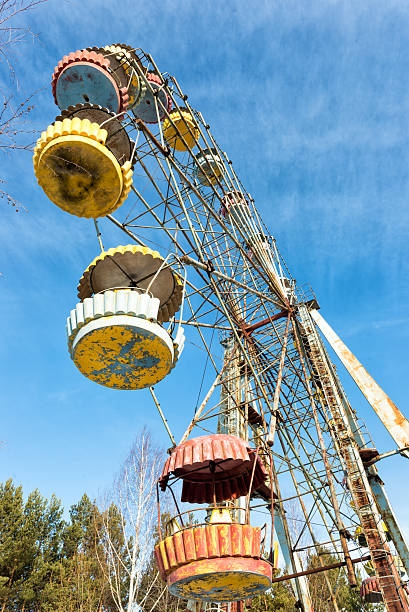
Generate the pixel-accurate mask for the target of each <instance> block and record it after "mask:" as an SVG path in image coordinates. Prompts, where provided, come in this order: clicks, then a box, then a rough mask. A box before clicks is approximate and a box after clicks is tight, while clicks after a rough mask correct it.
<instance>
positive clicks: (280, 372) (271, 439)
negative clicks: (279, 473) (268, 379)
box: [267, 313, 290, 446]
mask: <svg viewBox="0 0 409 612" xmlns="http://www.w3.org/2000/svg"><path fill="white" fill-rule="evenodd" d="M289 326H290V313H288V316H287V323H286V326H285V332H284V338H283V346H282V348H281V355H280V365H279V367H278V375H277V384H276V388H275V389H274V399H273V409H272V413H271V419H270V427H269V430H268V436H267V444H268V445H269V446H273V444H274V434H275V427H276V422H277V411H278V401H279V399H280V390H281V382H282V380H283V370H284V361H285V354H286V352H287V338H288V329H289Z"/></svg>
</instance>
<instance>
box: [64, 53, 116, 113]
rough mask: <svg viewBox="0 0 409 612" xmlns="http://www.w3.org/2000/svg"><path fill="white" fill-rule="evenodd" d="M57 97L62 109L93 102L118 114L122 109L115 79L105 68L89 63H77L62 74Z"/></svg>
mask: <svg viewBox="0 0 409 612" xmlns="http://www.w3.org/2000/svg"><path fill="white" fill-rule="evenodd" d="M55 96H56V100H57V104H58V107H59V108H61V109H63V108H68V107H69V106H73V105H75V104H79V103H81V102H91V104H98V105H100V106H103V107H105V108H109V110H112V111H113V112H114V113H115V114H116V113H118V112H119V111H120V107H121V96H120V92H119V88H118V85H117V84H116V83H115V80H114V79H113V77H112V76H111V75H110V74H109V73H108V72H107V71H106V70H104V69H103V68H100V67H99V66H95V65H92V64H89V63H88V62H75V63H74V64H70V65H69V66H67V67H66V68H65V69H64V70H63V71H62V72H61V73H60V75H59V77H58V81H57V85H56V88H55Z"/></svg>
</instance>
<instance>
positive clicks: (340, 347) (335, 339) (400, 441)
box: [311, 310, 409, 456]
mask: <svg viewBox="0 0 409 612" xmlns="http://www.w3.org/2000/svg"><path fill="white" fill-rule="evenodd" d="M311 317H312V318H313V319H314V321H315V322H316V323H317V325H318V327H319V328H320V330H321V331H322V333H323V334H324V336H325V338H326V339H327V340H328V342H329V343H330V345H331V346H332V348H333V349H334V351H335V352H336V354H337V355H338V357H339V358H340V360H341V361H342V363H343V364H344V366H345V367H346V369H347V370H348V372H349V374H350V375H351V376H352V378H353V379H354V381H355V383H356V384H357V386H358V387H359V389H360V390H361V391H362V393H363V394H364V395H365V397H366V399H367V400H368V402H369V403H370V405H371V406H372V408H373V409H374V410H375V412H376V414H377V415H378V417H379V418H380V419H381V421H382V423H383V424H384V425H385V427H386V429H387V430H388V431H389V433H390V435H391V436H392V438H393V439H394V440H395V442H396V444H397V445H398V446H399V448H403V447H405V446H409V421H408V420H407V419H406V418H405V416H404V415H403V414H402V412H401V411H400V410H399V408H398V407H397V406H396V405H395V404H394V403H393V402H392V400H391V399H390V398H389V397H388V396H387V395H386V393H385V392H384V391H383V390H382V389H381V388H380V386H379V385H378V384H377V383H376V382H375V381H374V379H373V378H372V376H370V374H368V372H367V371H366V370H365V368H364V366H363V365H362V364H361V363H360V362H359V361H358V359H357V358H356V357H355V355H353V353H352V352H351V351H350V350H349V349H348V347H347V346H346V345H345V344H344V343H343V342H342V340H341V339H340V338H339V336H337V334H336V333H335V332H334V330H333V329H332V328H331V326H330V325H329V324H328V323H327V322H326V321H325V319H324V318H323V317H322V316H321V314H320V313H319V312H318V311H317V310H312V311H311ZM405 454H406V455H407V453H405ZM407 456H408V455H407Z"/></svg>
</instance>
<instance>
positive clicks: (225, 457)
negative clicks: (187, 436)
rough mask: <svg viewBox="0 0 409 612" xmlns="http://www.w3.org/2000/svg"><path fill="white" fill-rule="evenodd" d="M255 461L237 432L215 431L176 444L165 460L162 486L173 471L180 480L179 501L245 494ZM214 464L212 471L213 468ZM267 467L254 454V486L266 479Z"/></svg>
mask: <svg viewBox="0 0 409 612" xmlns="http://www.w3.org/2000/svg"><path fill="white" fill-rule="evenodd" d="M253 464H254V452H253V451H252V450H251V449H250V448H249V447H248V446H247V444H246V442H245V441H244V440H242V439H241V438H238V437H236V436H231V435H228V434H215V435H210V436H201V437H199V438H193V439H192V440H187V441H186V442H183V443H182V444H180V445H179V446H177V447H176V448H175V449H174V450H173V451H172V453H171V455H170V457H169V459H168V460H167V461H166V463H165V466H164V468H163V472H162V476H161V481H160V484H161V487H162V489H164V488H165V487H166V483H167V479H168V478H169V475H170V474H173V475H175V476H177V477H179V478H182V480H183V489H182V501H184V502H190V503H211V502H212V501H213V500H214V497H215V499H216V501H223V500H226V499H236V498H237V497H240V496H241V495H247V493H248V491H249V486H250V479H251V474H252V469H253ZM213 468H214V471H212V470H213ZM265 478H266V471H265V469H264V466H263V464H262V461H261V459H260V458H259V457H257V460H256V465H255V471H254V480H253V489H257V488H258V487H259V486H260V485H261V484H262V483H263V482H264V480H265Z"/></svg>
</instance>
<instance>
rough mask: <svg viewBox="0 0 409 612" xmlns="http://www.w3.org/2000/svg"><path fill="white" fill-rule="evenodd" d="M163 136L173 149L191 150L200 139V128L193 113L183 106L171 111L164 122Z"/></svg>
mask: <svg viewBox="0 0 409 612" xmlns="http://www.w3.org/2000/svg"><path fill="white" fill-rule="evenodd" d="M163 136H164V138H165V140H166V142H167V143H168V145H169V147H170V148H171V149H176V150H177V151H190V150H191V149H193V148H194V147H195V146H196V145H197V142H198V140H199V130H198V129H197V128H196V126H195V122H194V120H193V117H192V115H191V114H190V112H189V111H188V110H187V108H184V107H183V106H182V107H180V111H179V110H174V111H172V112H171V113H170V115H169V119H168V118H166V119H165V121H164V122H163Z"/></svg>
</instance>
